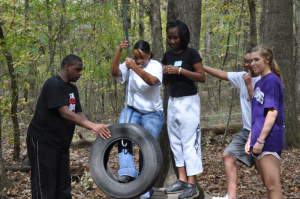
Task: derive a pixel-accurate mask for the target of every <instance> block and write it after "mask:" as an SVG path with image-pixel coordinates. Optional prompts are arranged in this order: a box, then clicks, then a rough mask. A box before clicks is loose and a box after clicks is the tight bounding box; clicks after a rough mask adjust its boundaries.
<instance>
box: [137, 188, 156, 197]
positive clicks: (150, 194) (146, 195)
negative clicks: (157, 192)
mask: <svg viewBox="0 0 300 199" xmlns="http://www.w3.org/2000/svg"><path fill="white" fill-rule="evenodd" d="M153 193H154V190H153V189H151V190H150V191H147V192H146V193H145V194H144V195H141V196H140V199H149V198H151V196H152V195H153Z"/></svg>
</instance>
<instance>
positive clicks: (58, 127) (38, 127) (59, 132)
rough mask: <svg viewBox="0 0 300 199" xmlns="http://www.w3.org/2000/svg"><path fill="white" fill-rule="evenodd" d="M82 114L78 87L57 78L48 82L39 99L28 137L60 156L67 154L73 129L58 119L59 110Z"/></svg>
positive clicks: (72, 125) (60, 118)
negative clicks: (63, 107) (64, 108)
mask: <svg viewBox="0 0 300 199" xmlns="http://www.w3.org/2000/svg"><path fill="white" fill-rule="evenodd" d="M62 106H68V107H69V110H70V111H73V112H75V113H78V112H82V109H81V105H80V101H79V95H78V90H77V87H76V86H75V85H74V84H71V83H69V84H67V83H65V82H64V81H63V80H62V79H61V77H60V76H59V75H56V76H54V77H51V78H49V79H48V80H47V81H46V82H45V84H44V86H43V88H42V92H41V95H40V97H39V99H38V102H37V106H36V110H35V113H34V117H33V119H32V121H31V123H30V125H29V127H28V132H27V134H28V135H30V136H31V137H33V138H35V139H37V140H38V141H40V142H42V143H43V144H45V145H47V146H49V147H50V148H53V149H55V150H57V151H60V152H67V151H68V150H69V147H70V144H71V141H72V138H73V134H74V129H75V125H74V124H73V123H71V122H69V121H68V120H65V119H63V118H62V117H61V115H60V113H59V111H58V108H59V107H62Z"/></svg>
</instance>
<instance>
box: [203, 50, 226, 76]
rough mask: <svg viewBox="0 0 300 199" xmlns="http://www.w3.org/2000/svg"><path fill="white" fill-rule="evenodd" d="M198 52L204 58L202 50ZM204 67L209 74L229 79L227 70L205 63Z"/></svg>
mask: <svg viewBox="0 0 300 199" xmlns="http://www.w3.org/2000/svg"><path fill="white" fill-rule="evenodd" d="M198 53H199V55H200V57H201V58H203V55H202V52H201V51H200V50H198ZM203 68H204V70H205V72H207V73H208V74H210V75H212V76H214V77H217V78H219V79H222V80H226V81H229V79H228V74H227V72H224V71H222V70H219V69H215V68H211V67H208V66H205V65H204V66H203Z"/></svg>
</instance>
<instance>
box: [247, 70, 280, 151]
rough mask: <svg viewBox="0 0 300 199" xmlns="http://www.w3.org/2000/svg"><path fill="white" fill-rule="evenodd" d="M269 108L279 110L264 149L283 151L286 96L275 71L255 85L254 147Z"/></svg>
mask: <svg viewBox="0 0 300 199" xmlns="http://www.w3.org/2000/svg"><path fill="white" fill-rule="evenodd" d="M268 108H274V109H275V110H277V111H278V115H277V118H276V120H275V123H274V126H273V127H272V129H271V131H270V133H269V135H268V136H267V138H266V140H265V141H266V143H265V146H264V148H263V151H269V152H277V151H282V150H283V149H284V97H283V88H282V84H281V81H280V79H279V77H278V76H277V75H276V74H274V73H269V74H267V75H266V76H264V77H262V78H261V79H260V80H259V81H257V82H256V84H255V87H254V95H253V98H252V122H251V141H250V146H252V147H253V146H254V144H255V143H256V142H257V138H258V137H259V136H260V133H261V131H262V129H263V126H264V123H265V120H266V116H267V113H268Z"/></svg>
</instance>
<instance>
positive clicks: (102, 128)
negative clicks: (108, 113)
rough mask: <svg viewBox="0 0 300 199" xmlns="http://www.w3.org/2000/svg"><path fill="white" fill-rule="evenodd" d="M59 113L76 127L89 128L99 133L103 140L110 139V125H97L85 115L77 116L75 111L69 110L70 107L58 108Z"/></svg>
mask: <svg viewBox="0 0 300 199" xmlns="http://www.w3.org/2000/svg"><path fill="white" fill-rule="evenodd" d="M58 112H59V114H60V115H61V117H62V118H64V119H66V120H68V121H70V122H72V123H73V124H75V125H78V126H81V127H84V128H87V129H89V130H92V131H94V132H96V133H98V134H99V135H100V136H101V137H102V138H103V139H105V138H110V137H111V135H110V131H109V129H108V128H107V127H108V126H109V125H104V124H95V123H93V122H90V121H89V120H88V119H87V118H86V117H85V116H84V115H83V113H79V114H76V113H74V112H73V111H70V110H69V107H68V106H62V107H60V108H58Z"/></svg>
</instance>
